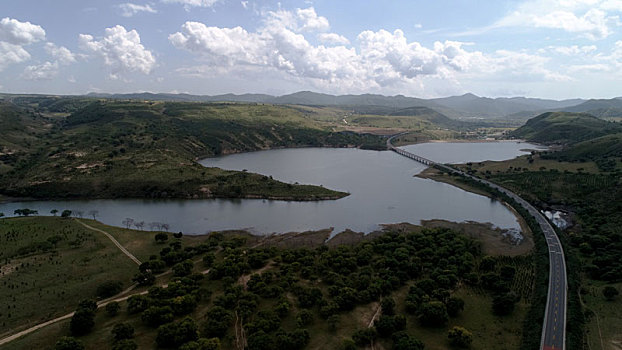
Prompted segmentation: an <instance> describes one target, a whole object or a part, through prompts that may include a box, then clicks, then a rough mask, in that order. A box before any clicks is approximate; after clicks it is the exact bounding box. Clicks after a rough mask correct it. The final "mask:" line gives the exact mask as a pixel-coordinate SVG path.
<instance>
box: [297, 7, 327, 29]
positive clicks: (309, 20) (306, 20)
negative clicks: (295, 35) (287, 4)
mask: <svg viewBox="0 0 622 350" xmlns="http://www.w3.org/2000/svg"><path fill="white" fill-rule="evenodd" d="M296 17H297V19H298V21H299V23H300V24H301V25H300V27H299V28H300V30H301V31H313V30H317V31H324V30H328V29H329V28H330V26H329V25H328V19H326V17H322V16H318V15H317V13H315V9H314V8H313V7H309V8H306V9H297V10H296Z"/></svg>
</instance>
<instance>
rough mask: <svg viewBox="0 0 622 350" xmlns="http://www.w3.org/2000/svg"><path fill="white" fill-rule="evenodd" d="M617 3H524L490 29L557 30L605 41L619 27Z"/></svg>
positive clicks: (580, 0) (600, 0) (550, 0)
mask: <svg viewBox="0 0 622 350" xmlns="http://www.w3.org/2000/svg"><path fill="white" fill-rule="evenodd" d="M618 12H622V2H621V1H619V0H605V1H603V0H576V1H569V0H544V1H527V2H525V3H522V4H521V5H519V6H518V8H517V9H516V10H515V11H513V12H512V13H510V14H509V15H507V16H505V17H503V18H501V19H500V20H499V21H497V22H496V23H495V24H494V25H493V26H492V27H493V28H495V27H524V26H527V27H534V28H549V29H560V30H564V31H566V32H569V33H576V34H579V35H580V36H583V37H585V38H588V39H591V40H598V39H604V38H606V37H608V36H610V35H611V34H612V33H613V29H612V28H613V27H616V26H619V25H620V18H619V15H617V14H616V13H618Z"/></svg>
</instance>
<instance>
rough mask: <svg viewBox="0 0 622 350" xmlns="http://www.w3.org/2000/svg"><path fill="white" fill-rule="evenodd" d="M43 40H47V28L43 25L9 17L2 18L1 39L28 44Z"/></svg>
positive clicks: (10, 42) (0, 26)
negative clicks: (42, 26) (44, 28)
mask: <svg viewBox="0 0 622 350" xmlns="http://www.w3.org/2000/svg"><path fill="white" fill-rule="evenodd" d="M41 40H45V30H43V28H41V26H38V25H36V24H32V23H30V22H20V21H18V20H16V19H12V18H8V17H5V18H3V19H2V20H0V41H5V42H7V43H9V44H13V45H28V44H32V43H35V42H37V41H41Z"/></svg>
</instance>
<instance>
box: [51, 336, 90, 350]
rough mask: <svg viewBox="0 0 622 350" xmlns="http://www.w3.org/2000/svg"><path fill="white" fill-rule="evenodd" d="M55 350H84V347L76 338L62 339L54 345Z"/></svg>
mask: <svg viewBox="0 0 622 350" xmlns="http://www.w3.org/2000/svg"><path fill="white" fill-rule="evenodd" d="M54 350H84V345H83V344H82V342H81V341H79V340H78V339H76V338H74V337H62V338H60V339H59V340H58V341H57V342H56V344H55V345H54Z"/></svg>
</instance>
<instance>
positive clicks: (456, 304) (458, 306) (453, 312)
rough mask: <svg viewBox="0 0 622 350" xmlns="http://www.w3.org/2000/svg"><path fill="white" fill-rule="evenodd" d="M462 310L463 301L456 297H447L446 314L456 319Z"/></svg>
mask: <svg viewBox="0 0 622 350" xmlns="http://www.w3.org/2000/svg"><path fill="white" fill-rule="evenodd" d="M463 310H464V300H462V299H460V298H456V297H449V299H448V300H447V314H449V316H451V317H456V316H458V314H459V313H460V312H462V311H463Z"/></svg>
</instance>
